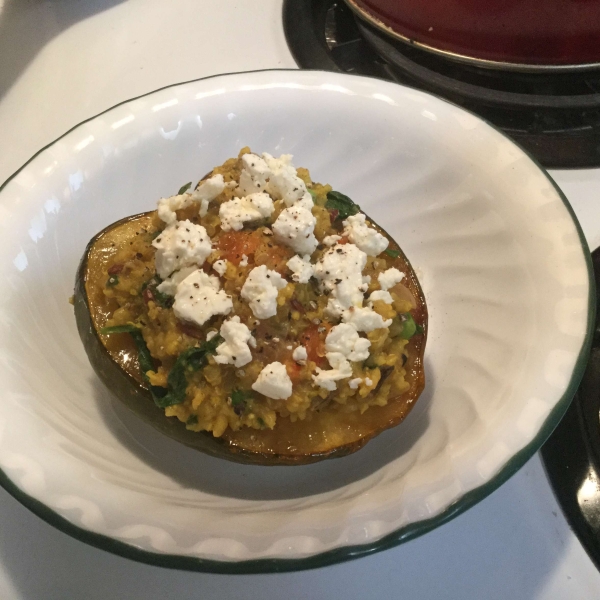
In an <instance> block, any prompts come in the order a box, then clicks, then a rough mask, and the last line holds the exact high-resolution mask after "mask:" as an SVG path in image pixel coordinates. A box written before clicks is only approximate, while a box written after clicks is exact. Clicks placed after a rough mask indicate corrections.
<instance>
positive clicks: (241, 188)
mask: <svg viewBox="0 0 600 600" xmlns="http://www.w3.org/2000/svg"><path fill="white" fill-rule="evenodd" d="M270 175H271V170H270V169H269V167H268V165H267V163H266V162H265V161H264V160H263V159H262V158H261V157H260V156H257V155H256V154H244V156H242V172H241V173H240V183H239V185H238V187H237V188H236V190H235V194H236V196H240V197H241V196H247V195H248V194H254V193H255V192H266V191H267V180H268V179H269V176H270Z"/></svg>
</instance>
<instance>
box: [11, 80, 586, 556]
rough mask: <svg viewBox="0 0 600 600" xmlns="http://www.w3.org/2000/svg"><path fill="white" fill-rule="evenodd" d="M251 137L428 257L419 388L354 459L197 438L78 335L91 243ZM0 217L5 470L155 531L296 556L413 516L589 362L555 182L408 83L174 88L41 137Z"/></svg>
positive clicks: (446, 495) (200, 550) (580, 259)
mask: <svg viewBox="0 0 600 600" xmlns="http://www.w3.org/2000/svg"><path fill="white" fill-rule="evenodd" d="M245 145H249V146H251V148H253V149H254V150H255V151H259V152H262V151H267V152H270V153H272V154H281V153H291V154H293V155H294V164H296V165H297V166H306V167H307V168H309V170H310V171H311V174H312V176H313V179H315V180H317V181H320V182H327V183H330V184H331V185H332V186H333V187H334V189H337V190H340V191H342V192H344V193H346V194H348V195H349V196H351V197H352V198H353V199H354V200H355V201H356V202H357V203H359V204H360V205H361V206H362V207H363V209H364V210H365V211H366V212H367V213H368V214H369V215H371V216H372V217H373V218H374V219H375V220H376V221H377V222H378V223H380V224H381V225H382V226H383V227H384V228H385V229H386V230H387V231H388V232H389V233H390V234H391V235H392V236H393V237H394V238H395V239H396V240H397V241H398V242H399V244H400V245H401V247H402V248H403V249H404V251H405V252H406V254H407V256H408V258H409V260H410V261H411V263H412V264H413V266H414V267H415V269H416V271H417V274H418V275H419V276H420V279H421V283H422V285H423V288H424V291H425V295H426V299H427V303H428V308H429V315H430V333H429V339H428V346H427V352H426V376H427V384H426V389H425V392H424V394H423V396H422V397H421V398H420V400H419V401H418V402H417V405H416V407H415V409H414V410H413V412H412V413H411V414H410V416H409V417H408V419H407V420H406V421H404V422H403V423H402V424H401V425H400V426H398V427H396V428H394V429H393V430H390V431H387V432H385V433H384V434H382V435H381V436H379V437H378V438H376V439H375V440H373V441H372V442H370V443H369V444H368V445H367V446H366V447H365V448H364V449H363V450H361V451H360V452H358V453H357V454H355V455H352V456H349V457H346V458H343V459H338V460H332V461H326V462H323V463H319V464H315V465H310V466H302V467H293V468H285V467H253V466H243V465H237V464H234V463H228V462H225V461H220V460H217V459H213V458H210V457H208V456H203V455H201V454H199V453H197V452H195V451H193V450H190V449H188V448H185V447H183V446H181V445H179V444H177V443H176V442H173V441H171V440H169V439H166V438H163V437H161V436H160V434H158V433H156V432H155V431H153V430H152V429H150V428H149V427H147V426H146V425H144V424H142V423H141V422H139V421H138V420H137V419H136V418H135V417H134V416H132V415H130V414H129V413H127V411H126V409H124V408H122V407H121V406H120V405H119V404H117V403H116V401H114V400H113V398H112V397H111V396H110V394H109V393H108V392H107V391H106V390H105V389H104V388H103V387H102V385H101V384H100V382H99V381H98V380H97V378H96V377H95V375H94V373H93V371H92V369H91V367H90V366H89V364H88V362H87V358H86V355H85V353H84V350H83V348H82V345H81V342H80V341H79V337H78V335H77V331H76V327H75V321H74V317H73V311H72V307H71V305H70V304H69V302H68V299H69V296H70V295H71V294H72V289H73V282H74V275H75V270H76V267H77V264H78V261H79V259H80V257H81V255H82V253H83V251H84V248H85V245H86V243H87V242H88V240H89V239H90V238H91V237H92V236H93V235H94V234H95V233H96V232H97V231H99V230H100V229H102V228H103V227H105V226H106V225H108V224H109V223H111V222H113V221H116V220H118V219H120V218H122V217H124V216H127V215H130V214H134V213H138V212H143V211H146V210H150V209H152V208H153V207H154V206H155V203H156V201H157V199H158V198H160V197H162V196H167V195H171V194H173V193H175V191H176V190H177V189H178V188H179V187H180V186H181V185H182V184H183V183H185V182H187V181H190V180H194V181H195V180H197V179H199V178H200V177H201V176H203V175H204V174H205V173H206V172H207V171H209V170H210V169H211V168H212V167H213V166H215V165H217V164H220V163H221V162H222V161H223V160H224V159H226V158H228V157H230V156H235V155H236V154H237V152H238V151H239V149H240V148H241V147H242V146H245ZM0 213H1V215H2V219H0V228H1V231H2V235H1V236H0V272H1V275H2V278H3V281H4V282H5V286H4V293H3V294H2V296H1V299H0V328H1V330H2V335H1V336H0V377H1V379H2V381H3V384H4V385H3V390H4V392H3V402H2V403H1V404H0V468H1V469H2V470H3V471H4V473H5V474H6V475H7V477H8V478H9V479H10V480H11V481H12V482H13V483H14V484H15V485H16V487H17V488H18V489H19V490H21V491H22V492H24V493H25V494H27V495H28V496H31V497H33V498H34V499H37V500H39V501H40V502H41V503H43V504H44V505H45V506H47V507H48V508H49V509H51V510H52V511H54V512H55V513H58V515H60V516H62V517H64V518H65V519H67V520H68V521H69V522H71V523H72V524H74V525H76V526H78V527H80V528H82V529H84V530H87V531H91V532H94V533H98V534H101V535H105V536H108V537H110V538H113V539H115V540H118V541H120V542H123V543H125V544H128V545H131V546H135V547H137V548H139V549H142V550H144V551H148V552H152V553H158V554H161V553H166V554H171V555H177V556H181V557H188V558H190V557H191V558H201V559H208V560H216V561H242V560H251V559H260V558H284V559H286V558H290V559H302V558H305V557H308V556H312V555H316V554H320V553H324V552H328V551H331V550H334V549H336V548H339V547H349V546H355V545H367V546H368V545H370V544H377V542H378V540H381V539H382V538H384V537H385V536H386V535H390V534H392V533H394V532H398V530H401V531H408V529H407V528H412V529H410V531H411V532H412V533H411V535H415V534H418V533H419V532H420V529H419V527H421V526H420V525H419V523H420V522H421V521H423V520H426V519H432V518H438V519H439V521H440V522H441V521H442V520H443V519H444V518H446V516H447V515H448V514H450V512H451V511H452V510H453V509H452V508H451V507H452V506H455V505H456V503H457V502H461V501H463V500H464V499H465V498H466V496H465V495H466V494H468V492H471V491H473V490H479V491H478V492H477V493H476V494H475V496H473V495H470V496H468V497H469V498H470V499H469V500H468V501H466V502H467V504H468V503H472V502H474V501H475V500H476V497H477V494H479V496H483V495H485V493H487V492H488V491H490V489H491V487H490V485H491V486H492V487H493V485H497V483H498V482H499V481H500V479H501V478H502V477H505V476H506V475H507V473H508V472H510V470H511V469H516V468H517V466H519V465H520V464H521V463H522V462H523V461H524V460H525V454H527V455H529V454H531V453H532V452H533V451H534V450H535V446H536V444H541V442H542V441H543V436H542V435H541V434H540V431H543V430H547V429H548V428H549V427H551V426H552V425H553V424H555V423H554V422H555V421H556V420H557V419H558V418H559V417H560V414H562V411H564V409H565V408H566V405H567V403H568V400H570V397H569V394H570V392H572V388H573V386H574V385H576V383H577V381H578V377H579V366H580V365H579V364H578V361H579V363H581V361H582V358H583V357H582V356H580V355H581V354H582V353H583V354H585V344H586V334H587V332H588V330H589V327H590V325H589V320H590V314H589V313H590V308H589V307H590V305H591V304H590V294H591V291H590V275H589V268H588V259H587V247H586V246H585V242H584V241H583V238H582V236H581V235H580V232H579V229H578V226H577V225H576V223H575V222H574V220H573V217H572V215H571V214H570V209H569V208H568V206H567V205H566V202H565V201H564V200H563V199H562V198H561V196H560V194H559V193H558V192H557V190H556V189H555V187H554V186H553V184H552V182H551V181H550V180H549V179H548V177H547V176H546V175H545V174H544V173H543V172H542V171H541V170H540V169H539V168H538V167H537V166H536V165H535V164H534V163H533V162H532V161H531V160H530V159H529V158H528V157H527V156H526V155H525V154H524V153H523V152H522V151H521V150H520V149H519V148H517V147H516V146H514V145H513V144H512V143H511V142H510V141H508V140H507V139H506V138H504V137H503V136H502V135H501V134H500V133H498V132H497V131H495V130H494V129H493V128H491V127H490V126H488V125H487V124H485V123H483V122H482V121H480V120H479V119H477V118H476V117H474V116H472V115H470V114H468V113H465V112H463V111H461V110H460V109H459V108H457V107H455V106H453V105H450V104H447V103H445V102H443V101H441V100H438V99H436V98H433V97H431V96H428V95H426V94H423V93H421V92H417V91H414V90H411V89H408V88H403V87H400V86H396V85H392V84H388V83H384V82H380V81H376V80H370V79H366V78H359V77H349V76H341V75H335V74H331V73H311V72H294V71H291V72H262V73H248V74H238V75H233V76H224V77H216V78H212V79H207V80H201V81H197V82H191V83H187V84H182V85H180V86H175V87H171V88H167V89H164V90H161V91H158V92H154V93H152V94H149V95H147V96H144V97H141V98H139V99H136V100H133V101H130V102H127V103H125V104H122V105H120V106H118V107H115V108H113V109H111V110H109V111H107V112H106V113H103V114H102V115H100V116H98V117H96V118H94V119H92V120H90V121H88V122H86V123H84V124H82V125H80V126H78V127H77V128H75V129H74V130H72V131H71V132H70V133H68V134H67V135H65V136H63V137H62V138H61V139H60V140H58V141H57V142H55V143H54V144H52V145H50V146H49V147H48V148H46V149H45V150H44V151H42V152H41V153H40V154H38V155H37V156H36V157H34V158H33V159H32V160H31V161H30V162H29V163H28V164H27V165H26V166H25V167H24V168H23V169H22V170H21V171H20V172H19V173H18V174H17V175H16V176H15V177H14V178H12V179H11V180H10V181H9V182H7V184H6V185H5V186H4V188H3V189H2V190H1V192H0ZM515 456H518V457H520V458H516V459H515V458H514V457H515ZM511 461H513V462H512V463H511ZM494 481H496V484H494ZM482 486H483V487H482ZM423 527H424V526H423Z"/></svg>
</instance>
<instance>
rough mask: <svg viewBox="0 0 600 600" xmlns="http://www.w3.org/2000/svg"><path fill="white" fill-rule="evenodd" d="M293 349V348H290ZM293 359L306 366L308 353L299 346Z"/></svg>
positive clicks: (294, 352) (293, 353)
mask: <svg viewBox="0 0 600 600" xmlns="http://www.w3.org/2000/svg"><path fill="white" fill-rule="evenodd" d="M290 348H291V346H290ZM292 358H293V359H294V360H295V361H296V362H297V363H299V364H301V365H304V364H306V361H307V360H308V352H306V348H305V347H304V346H297V347H296V348H294V351H293V352H292Z"/></svg>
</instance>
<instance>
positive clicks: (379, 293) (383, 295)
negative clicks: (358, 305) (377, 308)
mask: <svg viewBox="0 0 600 600" xmlns="http://www.w3.org/2000/svg"><path fill="white" fill-rule="evenodd" d="M376 300H383V301H384V302H385V303H386V304H392V302H393V301H394V300H393V298H392V295H391V294H390V293H389V292H388V291H384V290H375V291H374V292H372V293H371V295H370V296H369V302H368V303H367V304H368V306H369V307H370V308H373V302H375V301H376Z"/></svg>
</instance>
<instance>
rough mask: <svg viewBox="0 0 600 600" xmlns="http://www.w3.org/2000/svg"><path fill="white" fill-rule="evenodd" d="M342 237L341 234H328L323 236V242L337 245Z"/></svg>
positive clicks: (328, 244)
mask: <svg viewBox="0 0 600 600" xmlns="http://www.w3.org/2000/svg"><path fill="white" fill-rule="evenodd" d="M341 239H342V236H341V235H326V236H325V237H324V238H323V243H324V244H325V245H326V246H335V245H336V244H337V243H338V242H339V241H340V240H341Z"/></svg>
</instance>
